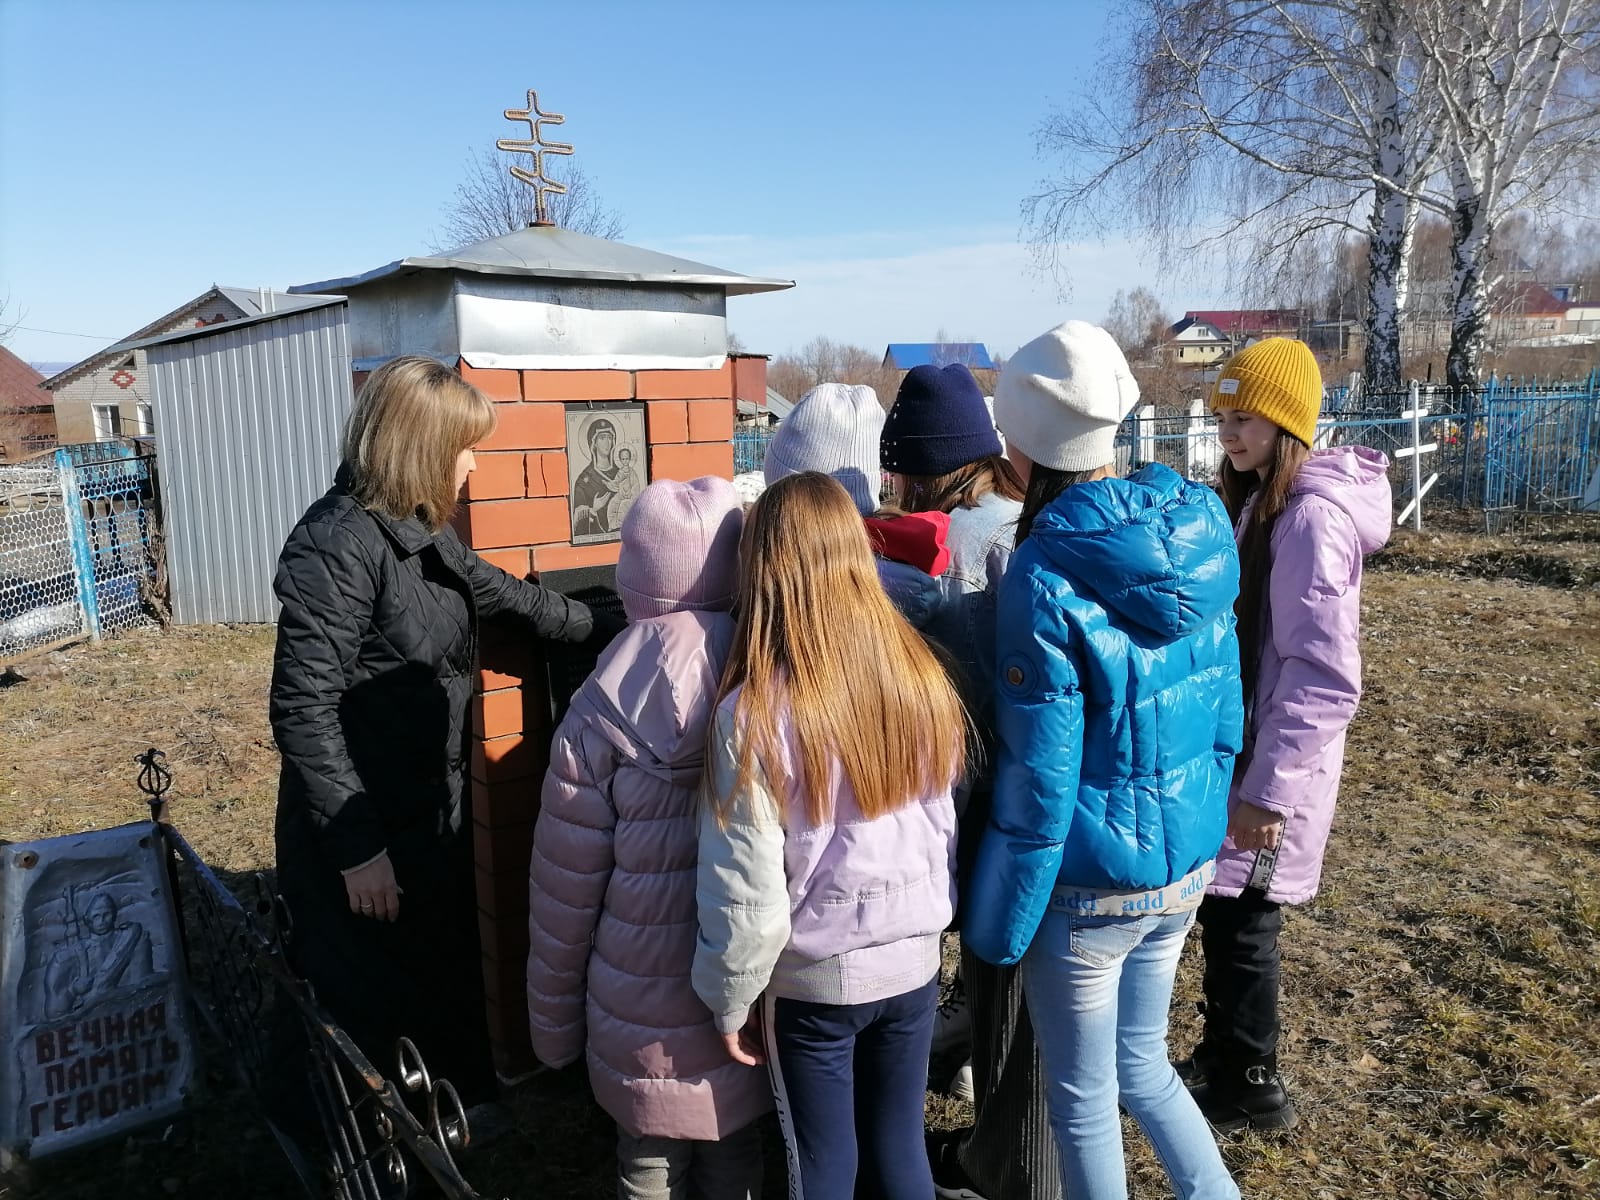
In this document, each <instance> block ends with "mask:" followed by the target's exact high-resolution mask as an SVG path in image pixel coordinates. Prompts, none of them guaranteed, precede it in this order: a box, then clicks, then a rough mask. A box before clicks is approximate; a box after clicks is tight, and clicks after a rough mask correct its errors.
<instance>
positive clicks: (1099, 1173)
mask: <svg viewBox="0 0 1600 1200" xmlns="http://www.w3.org/2000/svg"><path fill="white" fill-rule="evenodd" d="M1193 923H1194V913H1193V912H1184V913H1171V914H1168V915H1166V916H1138V917H1085V916H1077V915H1074V914H1071V913H1065V912H1057V911H1055V910H1051V911H1050V912H1047V913H1046V914H1045V918H1044V921H1043V923H1041V924H1040V926H1039V931H1038V933H1036V934H1035V935H1034V939H1033V944H1032V945H1031V946H1030V947H1029V949H1028V953H1027V954H1026V955H1025V956H1024V957H1023V960H1022V986H1023V989H1024V991H1025V992H1026V995H1027V1000H1028V1011H1029V1012H1030V1013H1031V1014H1032V1015H1033V1026H1034V1036H1035V1038H1036V1039H1037V1040H1038V1043H1039V1056H1040V1059H1041V1060H1042V1062H1043V1063H1044V1070H1045V1076H1046V1083H1045V1097H1046V1100H1047V1102H1048V1104H1049V1106H1050V1123H1051V1125H1052V1126H1053V1127H1054V1129H1055V1133H1056V1141H1057V1142H1058V1143H1060V1146H1061V1180H1062V1186H1063V1188H1064V1189H1065V1191H1066V1194H1067V1195H1068V1196H1071V1197H1072V1200H1124V1198H1125V1197H1126V1196H1127V1194H1128V1174H1127V1166H1126V1164H1125V1163H1124V1161H1123V1157H1122V1121H1121V1118H1120V1117H1119V1116H1118V1114H1117V1103H1118V1100H1119V1098H1120V1100H1121V1103H1122V1105H1123V1106H1124V1107H1125V1108H1126V1109H1127V1110H1128V1112H1129V1113H1130V1114H1132V1116H1133V1117H1134V1119H1135V1120H1137V1121H1138V1122H1139V1125H1140V1126H1141V1127H1142V1128H1143V1129H1144V1132H1145V1136H1147V1137H1148V1138H1149V1139H1150V1141H1151V1143H1152V1144H1153V1145H1154V1146H1155V1150H1156V1153H1157V1154H1158V1155H1159V1156H1160V1158H1161V1163H1162V1165H1163V1166H1164V1167H1166V1169H1167V1177H1168V1179H1170V1180H1171V1181H1172V1187H1173V1190H1174V1191H1175V1192H1176V1193H1177V1195H1178V1197H1179V1200H1238V1196H1239V1189H1238V1187H1237V1186H1236V1185H1235V1184H1234V1182H1233V1180H1232V1178H1230V1177H1229V1175H1228V1170H1227V1168H1226V1167H1224V1166H1223V1165H1222V1156H1221V1154H1219V1153H1218V1152H1217V1144H1216V1142H1215V1140H1214V1139H1213V1138H1212V1135H1211V1128H1210V1126H1208V1125H1207V1124H1206V1121H1205V1118H1204V1117H1202V1116H1201V1115H1200V1110H1199V1109H1198V1108H1196V1107H1195V1103H1194V1101H1193V1100H1192V1099H1191V1098H1190V1096H1189V1092H1188V1089H1186V1088H1185V1087H1184V1086H1183V1083H1182V1082H1181V1081H1180V1080H1179V1079H1178V1074H1177V1072H1176V1071H1174V1070H1173V1069H1172V1064H1171V1063H1170V1062H1169V1061H1168V1060H1167V1008H1168V1006H1169V1005H1170V1003H1171V1001H1172V981H1173V979H1174V978H1176V976H1177V974H1178V956H1179V955H1180V954H1182V952H1183V939H1184V937H1185V935H1187V934H1188V932H1189V926H1190V925H1192V924H1193Z"/></svg>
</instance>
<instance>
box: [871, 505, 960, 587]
mask: <svg viewBox="0 0 1600 1200" xmlns="http://www.w3.org/2000/svg"><path fill="white" fill-rule="evenodd" d="M866 523H867V537H868V538H869V539H870V540H871V542H872V551H873V553H874V554H877V555H878V556H880V557H882V558H887V559H888V560H889V561H890V562H897V563H905V564H906V566H908V567H916V568H917V570H919V571H925V572H926V573H927V574H929V575H931V576H933V577H934V578H935V579H937V578H938V577H939V576H941V575H943V574H944V572H945V568H946V567H948V566H949V565H950V548H949V547H948V546H946V545H945V538H946V537H947V536H948V535H949V533H950V514H949V513H942V512H919V513H906V514H905V515H903V516H898V517H868V518H867V519H866Z"/></svg>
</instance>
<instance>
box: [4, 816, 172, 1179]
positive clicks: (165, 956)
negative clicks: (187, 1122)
mask: <svg viewBox="0 0 1600 1200" xmlns="http://www.w3.org/2000/svg"><path fill="white" fill-rule="evenodd" d="M170 886H171V885H170V883H169V881H168V876H167V869H166V861H165V850H164V847H163V846H162V844H161V841H160V836H159V834H158V833H157V831H156V830H155V828H154V827H153V826H152V825H150V824H148V823H143V822H141V823H139V824H135V825H123V826H120V827H118V828H116V829H101V830H96V831H94V832H92V833H83V834H74V835H71V836H69V837H59V838H50V839H47V840H43V841H36V842H17V843H12V844H11V845H6V846H0V914H3V928H0V936H3V940H0V1033H3V1036H4V1044H3V1057H0V1157H10V1156H16V1157H27V1158H40V1157H44V1156H46V1155H51V1154H57V1153H59V1152H61V1151H63V1150H68V1149H72V1148H75V1147H77V1146H81V1145H85V1144H87V1143H90V1142H96V1141H100V1140H101V1139H103V1138H108V1137H114V1136H118V1135H122V1134H126V1133H128V1132H130V1131H131V1130H133V1129H135V1128H137V1127H139V1126H142V1125H146V1124H150V1123H152V1122H156V1121H160V1120H163V1119H165V1118H167V1117H169V1116H171V1115H172V1114H174V1113H176V1112H177V1111H178V1110H179V1109H181V1108H183V1107H184V1106H185V1104H186V1103H187V1102H188V1100H189V1098H190V1096H191V1094H192V1093H193V1092H194V1091H195V1090H196V1087H197V1085H198V1082H199V1077H200V1068H199V1063H198V1061H197V1051H196V1047H195V1043H194V1039H193V1036H192V1033H191V1026H190V1021H189V1008H188V987H187V982H186V980H185V978H184V972H183V954H182V948H181V943H180V941H179V937H178V927H177V918H176V915H175V913H174V910H173V905H172V902H171V899H170Z"/></svg>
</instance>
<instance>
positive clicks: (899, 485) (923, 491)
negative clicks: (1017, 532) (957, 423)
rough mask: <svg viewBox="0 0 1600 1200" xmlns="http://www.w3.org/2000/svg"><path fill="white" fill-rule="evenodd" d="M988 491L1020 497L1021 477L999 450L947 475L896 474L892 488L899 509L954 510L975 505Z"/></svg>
mask: <svg viewBox="0 0 1600 1200" xmlns="http://www.w3.org/2000/svg"><path fill="white" fill-rule="evenodd" d="M991 492H998V493H999V494H1000V495H1001V496H1002V497H1004V498H1005V499H1007V500H1021V499H1022V494H1023V487H1022V480H1020V479H1018V478H1017V472H1016V470H1015V469H1014V468H1013V467H1012V466H1011V464H1010V463H1009V462H1007V461H1006V457H1005V455H1003V454H990V455H986V456H985V457H983V458H980V459H978V460H977V461H976V462H970V463H968V464H967V465H966V466H964V467H958V468H956V469H955V470H954V471H951V472H950V473H949V474H947V475H900V476H898V477H897V480H896V483H895V489H894V499H895V504H896V506H897V507H898V508H899V509H900V511H901V512H908V513H916V512H942V513H948V512H954V511H955V510H956V509H958V508H976V507H977V506H978V503H979V502H980V501H981V500H982V499H983V498H984V497H985V496H987V495H989V494H990V493H991Z"/></svg>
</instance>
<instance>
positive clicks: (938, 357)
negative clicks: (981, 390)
mask: <svg viewBox="0 0 1600 1200" xmlns="http://www.w3.org/2000/svg"><path fill="white" fill-rule="evenodd" d="M952 363H960V364H961V365H962V366H964V367H966V368H967V369H969V370H973V371H992V370H994V360H993V359H992V358H990V357H989V348H988V347H987V346H985V345H984V344H983V343H982V342H890V343H889V348H888V349H887V350H885V351H884V353H883V365H884V366H886V367H893V368H894V369H895V370H897V371H909V370H910V369H911V368H912V367H948V366H950V365H951V364H952Z"/></svg>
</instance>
